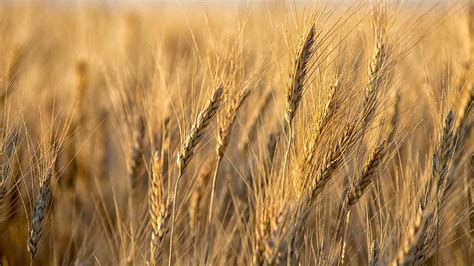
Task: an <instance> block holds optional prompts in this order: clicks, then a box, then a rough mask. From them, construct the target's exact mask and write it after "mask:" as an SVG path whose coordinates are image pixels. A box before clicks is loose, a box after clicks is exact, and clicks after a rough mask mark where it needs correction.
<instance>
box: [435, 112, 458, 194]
mask: <svg viewBox="0 0 474 266" xmlns="http://www.w3.org/2000/svg"><path fill="white" fill-rule="evenodd" d="M453 122H454V121H453V113H452V112H451V111H450V112H449V113H448V115H447V116H446V119H445V121H444V124H443V129H442V130H441V132H440V135H439V138H438V143H437V148H436V150H435V153H434V154H433V162H432V169H431V173H432V175H433V178H434V180H435V181H436V182H437V184H438V189H439V190H440V191H441V194H440V195H439V196H440V197H441V198H442V197H443V194H444V189H445V188H446V187H447V186H448V184H447V182H448V180H446V175H447V172H448V167H449V162H450V160H451V157H452V155H453V145H454V139H453V137H454V136H453Z"/></svg>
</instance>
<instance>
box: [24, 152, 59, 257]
mask: <svg viewBox="0 0 474 266" xmlns="http://www.w3.org/2000/svg"><path fill="white" fill-rule="evenodd" d="M52 156H53V158H52V160H51V162H50V163H49V165H48V168H47V169H46V175H45V176H44V177H43V179H42V180H41V184H40V188H39V193H38V196H37V197H36V201H35V208H34V211H33V217H32V219H31V229H30V234H29V236H28V251H29V252H30V255H31V260H32V261H33V259H34V258H35V256H36V253H37V251H38V244H39V241H40V239H41V236H42V235H43V229H44V228H43V227H44V222H45V219H46V214H47V212H48V207H49V205H50V202H51V199H52V191H51V179H52V176H53V169H54V165H55V163H56V159H57V155H56V154H54V155H52Z"/></svg>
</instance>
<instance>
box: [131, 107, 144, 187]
mask: <svg viewBox="0 0 474 266" xmlns="http://www.w3.org/2000/svg"><path fill="white" fill-rule="evenodd" d="M144 140H145V121H144V119H143V118H142V117H141V116H139V117H137V121H136V126H135V127H134V129H133V133H132V147H131V150H130V158H129V160H128V179H129V181H130V187H131V188H132V191H133V190H134V189H135V188H136V187H137V185H138V182H139V180H138V175H139V172H140V162H141V160H140V159H141V158H140V156H141V155H142V153H143V145H144V143H143V142H144Z"/></svg>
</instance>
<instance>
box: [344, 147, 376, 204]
mask: <svg viewBox="0 0 474 266" xmlns="http://www.w3.org/2000/svg"><path fill="white" fill-rule="evenodd" d="M384 149H385V142H382V143H381V144H379V145H378V146H377V147H376V148H375V149H374V150H373V151H372V153H371V154H370V157H369V159H368V160H367V162H366V163H365V165H364V169H363V170H362V173H361V174H360V176H359V177H357V179H356V180H357V181H356V182H357V183H356V185H355V186H353V187H351V189H349V192H348V193H347V195H346V200H345V204H346V205H347V206H352V205H354V204H355V203H356V202H357V201H358V200H359V199H360V198H361V197H362V195H363V194H364V193H365V191H367V189H368V188H369V186H370V184H371V183H372V182H373V180H374V178H375V176H376V175H377V168H378V166H379V164H380V162H381V160H382V159H383V156H384V152H385V151H384Z"/></svg>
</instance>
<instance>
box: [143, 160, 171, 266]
mask: <svg viewBox="0 0 474 266" xmlns="http://www.w3.org/2000/svg"><path fill="white" fill-rule="evenodd" d="M151 168H152V169H151V171H152V173H151V177H150V181H149V182H150V184H149V191H148V206H149V212H150V223H151V230H152V233H151V241H150V264H151V265H158V259H159V257H160V254H161V253H162V243H163V239H164V238H165V237H166V234H167V233H168V221H169V217H170V211H169V210H170V208H169V207H170V201H169V200H166V199H167V198H168V195H169V194H168V193H167V192H166V193H165V191H164V189H163V177H162V176H161V174H162V169H161V162H160V158H159V156H158V151H156V152H155V153H154V154H153V158H152V163H151Z"/></svg>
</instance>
